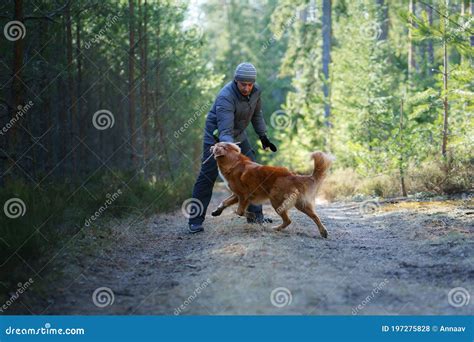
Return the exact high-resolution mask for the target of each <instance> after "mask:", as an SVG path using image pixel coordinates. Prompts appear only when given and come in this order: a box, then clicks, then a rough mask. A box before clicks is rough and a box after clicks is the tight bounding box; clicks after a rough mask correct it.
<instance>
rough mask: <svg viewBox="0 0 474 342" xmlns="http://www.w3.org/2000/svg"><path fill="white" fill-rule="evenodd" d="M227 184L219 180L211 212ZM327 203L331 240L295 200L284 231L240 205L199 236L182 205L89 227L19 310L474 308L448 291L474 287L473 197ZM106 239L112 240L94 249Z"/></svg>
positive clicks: (320, 207) (322, 211) (320, 209)
mask: <svg viewBox="0 0 474 342" xmlns="http://www.w3.org/2000/svg"><path fill="white" fill-rule="evenodd" d="M226 195H227V194H226V190H224V189H223V188H222V185H221V184H217V185H216V189H215V193H214V196H213V199H212V202H211V205H210V207H209V209H210V210H208V212H210V211H211V210H212V209H213V208H215V206H216V205H217V204H218V203H219V201H220V200H221V199H222V198H223V197H225V196H226ZM373 203H375V204H373ZM316 212H317V213H318V215H319V216H320V218H321V220H322V221H323V223H324V224H325V226H326V228H327V229H328V232H329V238H328V239H323V238H321V237H320V235H319V232H318V231H317V229H316V227H315V225H314V224H313V222H312V221H311V220H310V219H309V218H308V217H307V216H305V215H304V214H302V213H301V212H299V211H296V210H294V209H293V210H292V211H291V212H290V217H291V219H292V220H293V223H292V224H291V225H290V226H289V227H288V228H287V229H286V230H285V231H283V232H275V231H272V229H271V228H270V226H271V225H272V224H268V225H263V226H261V225H250V224H247V223H246V222H245V219H244V218H241V217H238V216H236V215H235V214H234V213H233V210H232V209H231V208H229V209H227V211H224V213H223V214H222V215H221V216H220V217H217V218H215V217H211V216H209V217H208V218H207V220H206V222H205V231H204V232H203V233H199V234H195V235H191V234H189V233H187V231H186V230H187V220H186V218H185V217H184V216H183V214H182V213H181V211H180V210H179V211H176V212H173V213H168V214H160V215H156V216H154V217H150V218H146V219H141V220H139V221H137V220H134V221H133V222H132V221H131V219H124V220H123V221H122V222H121V223H120V224H116V225H114V226H113V227H112V228H111V230H110V232H109V233H107V234H104V233H102V234H101V233H97V232H96V233H94V234H91V235H85V236H83V237H82V238H81V239H80V240H78V241H76V242H74V243H73V244H71V245H70V246H68V247H67V248H65V249H64V250H63V251H62V252H61V253H62V255H60V256H59V257H57V258H56V259H55V260H56V261H55V262H52V263H51V264H50V266H48V269H49V273H50V274H54V273H55V270H57V272H56V273H55V274H56V276H55V277H53V279H51V277H45V278H44V281H43V284H41V282H40V283H39V284H38V286H39V290H38V291H34V293H35V295H31V296H29V295H28V293H26V294H24V295H23V297H21V298H20V299H21V300H20V301H19V302H18V303H17V304H18V305H15V308H12V311H11V312H10V313H28V312H30V313H34V314H107V315H112V314H113V315H123V314H139V315H142V314H147V315H173V314H197V315H200V314H211V315H214V314H225V315H227V314H291V315H293V314H296V315H298V314H304V315H330V314H335V315H351V314H362V315H374V314H375V315H387V314H389V315H392V314H395V315H396V314H400V315H411V314H415V315H416V314H424V315H428V314H429V315H461V314H472V313H473V312H474V310H473V306H474V303H473V302H474V300H472V299H471V300H470V302H469V298H467V299H468V300H467V303H466V300H465V299H466V298H465V295H466V293H461V294H459V293H458V294H457V295H456V296H457V297H459V296H461V302H462V301H464V303H462V304H465V305H463V306H460V307H458V306H457V305H452V303H451V304H450V301H449V300H448V293H449V291H450V290H451V289H453V288H457V287H462V288H464V289H465V290H467V292H468V294H467V296H469V294H471V295H474V287H473V286H474V239H473V234H474V226H473V215H474V207H473V202H472V199H471V198H470V197H468V198H466V197H465V198H459V199H457V200H447V199H446V198H442V199H438V200H437V199H431V200H429V201H428V200H425V201H401V202H398V203H397V202H396V203H390V202H383V201H382V202H380V203H379V202H371V203H369V204H367V203H365V204H364V203H361V202H334V203H318V204H317V205H316ZM264 213H265V215H266V216H268V217H271V218H273V220H274V223H273V225H275V223H279V222H280V219H279V217H278V216H277V215H276V213H275V212H274V211H273V209H272V208H271V207H270V206H268V205H265V206H264ZM97 240H100V241H101V246H102V247H101V248H93V246H94V243H95V242H94V241H97ZM59 270H62V271H59ZM44 282H47V284H44ZM103 287H107V288H109V289H110V290H104V291H111V293H113V294H111V297H113V302H112V301H111V299H110V298H111V297H110V298H109V300H108V301H107V298H106V297H107V296H106V295H104V296H102V298H97V300H98V301H99V302H100V301H102V302H101V303H103V301H105V302H106V303H104V304H108V305H106V306H104V307H100V306H102V305H99V306H98V305H96V304H97V301H96V304H94V300H93V293H94V291H95V290H97V289H99V288H103ZM97 291H98V292H99V293H100V291H102V289H99V290H97ZM272 292H273V294H272ZM38 293H40V294H41V296H39V295H38ZM463 296H464V298H463ZM454 300H455V301H456V300H457V301H458V303H459V298H454ZM20 303H21V304H20ZM455 304H456V303H455Z"/></svg>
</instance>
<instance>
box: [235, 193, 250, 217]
mask: <svg viewBox="0 0 474 342" xmlns="http://www.w3.org/2000/svg"><path fill="white" fill-rule="evenodd" d="M249 204H250V203H249V200H248V198H245V197H243V196H239V206H238V208H237V210H236V214H237V215H239V216H245V211H246V210H247V207H248V206H249Z"/></svg>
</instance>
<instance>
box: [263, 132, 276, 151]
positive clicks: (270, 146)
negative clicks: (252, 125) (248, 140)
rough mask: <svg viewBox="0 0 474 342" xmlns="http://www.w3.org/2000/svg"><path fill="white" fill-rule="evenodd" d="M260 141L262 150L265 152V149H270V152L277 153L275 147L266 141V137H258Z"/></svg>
mask: <svg viewBox="0 0 474 342" xmlns="http://www.w3.org/2000/svg"><path fill="white" fill-rule="evenodd" d="M260 141H261V142H262V147H263V149H264V150H266V149H267V148H270V150H272V152H276V151H277V147H276V146H275V145H274V144H273V143H272V142H271V141H270V140H269V139H268V137H267V136H266V135H262V136H260Z"/></svg>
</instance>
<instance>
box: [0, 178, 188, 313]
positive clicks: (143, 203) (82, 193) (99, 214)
mask: <svg viewBox="0 0 474 342" xmlns="http://www.w3.org/2000/svg"><path fill="white" fill-rule="evenodd" d="M183 174H187V173H183ZM131 178H132V175H131V174H127V173H124V172H113V173H102V174H96V175H95V176H94V177H92V178H91V179H89V180H88V181H87V182H86V183H85V184H83V185H82V186H81V184H82V183H75V182H68V183H50V184H47V185H42V187H41V188H34V186H32V185H31V184H25V183H23V182H20V181H18V182H12V183H9V184H8V185H7V186H6V187H5V188H3V189H1V190H0V203H2V210H3V204H4V203H6V202H7V201H8V200H10V199H12V198H18V199H21V201H22V202H23V203H24V205H25V206H24V211H22V212H23V215H22V216H19V217H16V218H10V217H8V216H7V215H6V214H5V211H3V212H2V215H0V265H1V266H0V270H1V272H0V305H1V304H3V303H4V302H5V301H6V300H7V297H9V296H8V292H9V291H11V290H14V289H16V287H17V284H18V283H20V282H25V281H26V280H27V279H29V278H30V277H33V278H34V275H35V272H34V271H38V270H39V269H41V266H42V265H43V264H44V263H45V262H46V261H47V260H49V258H50V257H51V256H52V255H54V254H55V253H56V252H57V251H58V250H59V249H60V248H61V247H62V246H63V245H64V244H65V242H66V241H69V240H70V239H71V238H72V237H73V236H74V235H76V234H77V233H78V232H81V234H99V235H100V231H101V229H103V226H104V225H103V223H104V222H107V221H110V220H112V219H114V218H115V219H120V218H123V217H125V216H130V215H137V216H138V215H140V216H150V215H152V214H154V213H158V212H165V211H169V210H171V209H175V208H176V207H177V206H179V205H181V203H182V202H183V200H184V199H186V198H187V197H189V196H190V189H191V187H192V182H193V181H194V178H193V177H192V176H191V175H189V176H187V177H185V178H181V179H179V180H178V181H176V180H175V181H174V182H172V181H171V180H167V179H162V180H158V181H155V182H148V181H145V180H144V179H143V178H138V177H137V178H134V179H133V181H131V182H130V183H128V184H127V182H129V180H130V179H131ZM11 213H13V214H15V213H16V212H14V211H12V212H11ZM91 217H93V219H91ZM104 229H105V228H104ZM103 233H104V234H105V236H106V235H107V232H106V231H104V232H103Z"/></svg>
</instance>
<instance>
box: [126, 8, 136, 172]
mask: <svg viewBox="0 0 474 342" xmlns="http://www.w3.org/2000/svg"><path fill="white" fill-rule="evenodd" d="M134 1H135V0H129V1H128V4H129V40H130V51H129V56H128V115H129V117H128V121H129V125H130V126H129V129H130V152H131V156H130V157H131V160H132V165H133V167H135V166H136V155H135V145H136V143H135V141H136V136H135V134H136V132H135V95H134V93H135V91H134V89H133V87H134V83H135V82H134V80H135V26H134V22H135V19H134V17H135V12H134Z"/></svg>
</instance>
